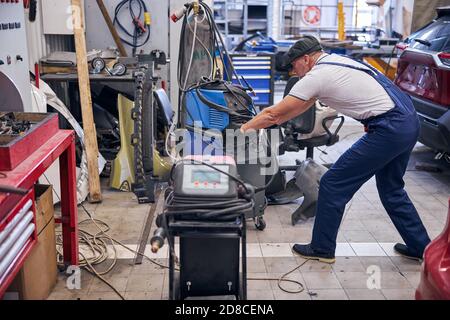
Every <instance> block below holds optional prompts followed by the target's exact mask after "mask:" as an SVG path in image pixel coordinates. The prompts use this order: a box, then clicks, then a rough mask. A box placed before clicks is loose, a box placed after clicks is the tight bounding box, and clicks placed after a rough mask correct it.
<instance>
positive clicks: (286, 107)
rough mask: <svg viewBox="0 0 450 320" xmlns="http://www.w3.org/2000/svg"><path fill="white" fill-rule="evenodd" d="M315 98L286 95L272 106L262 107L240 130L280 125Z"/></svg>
mask: <svg viewBox="0 0 450 320" xmlns="http://www.w3.org/2000/svg"><path fill="white" fill-rule="evenodd" d="M315 101H316V99H310V100H309V101H305V100H301V99H298V98H295V97H292V96H286V97H285V98H284V99H283V100H281V101H280V102H279V103H277V104H276V105H274V106H271V107H268V108H265V109H263V111H261V112H260V113H259V114H258V115H257V116H256V117H254V118H253V119H252V120H250V121H249V122H247V123H245V124H243V125H242V126H241V129H240V130H241V132H245V131H247V130H249V129H254V130H258V129H265V128H268V127H270V126H273V125H280V124H282V123H285V122H286V121H288V120H290V119H293V118H295V117H296V116H298V115H300V114H302V113H303V112H305V111H306V110H308V109H309V108H310V107H311V106H312V105H313V104H314V103H315Z"/></svg>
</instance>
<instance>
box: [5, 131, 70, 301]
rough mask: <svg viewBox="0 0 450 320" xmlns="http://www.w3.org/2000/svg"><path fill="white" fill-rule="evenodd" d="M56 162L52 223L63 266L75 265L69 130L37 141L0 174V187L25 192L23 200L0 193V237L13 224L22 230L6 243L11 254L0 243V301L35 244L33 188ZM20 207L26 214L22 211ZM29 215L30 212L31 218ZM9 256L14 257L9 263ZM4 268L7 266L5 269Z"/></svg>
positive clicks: (16, 196)
mask: <svg viewBox="0 0 450 320" xmlns="http://www.w3.org/2000/svg"><path fill="white" fill-rule="evenodd" d="M58 158H59V164H60V180H61V218H59V219H56V222H57V223H61V224H62V238H63V255H64V263H65V265H66V266H69V265H78V227H77V224H78V218H77V198H76V171H75V170H76V163H75V135H74V132H73V131H72V130H57V131H56V133H55V134H53V136H52V137H50V138H49V139H47V140H45V141H41V143H40V145H39V147H38V148H37V149H36V150H34V152H33V153H31V154H30V155H29V156H28V157H27V158H26V159H25V160H23V161H22V162H21V163H20V164H18V165H17V166H16V167H15V168H14V169H13V170H11V171H0V184H2V185H8V186H11V187H16V188H23V189H27V190H29V192H28V193H27V195H25V196H24V195H16V194H4V193H0V237H2V232H4V233H3V238H5V234H6V233H7V232H8V228H10V229H11V226H12V224H14V223H16V224H21V226H22V227H24V229H23V230H22V229H20V232H18V233H19V234H20V237H19V239H18V240H16V241H14V246H13V245H11V241H10V243H9V245H10V246H12V248H13V249H14V250H12V249H11V250H12V251H8V252H7V253H6V254H5V250H3V251H2V250H1V248H2V244H4V242H0V254H2V253H3V256H0V271H2V270H4V271H3V273H0V298H1V297H2V295H3V294H4V292H5V291H6V289H7V288H8V286H9V285H10V283H11V282H12V280H13V279H14V277H15V276H16V274H17V272H18V271H19V270H20V268H21V267H22V265H23V263H24V261H25V259H26V257H27V256H28V254H29V253H30V251H31V249H32V248H33V246H34V244H35V243H36V239H37V237H36V228H35V226H36V217H35V208H34V191H33V187H34V184H35V183H36V182H37V181H38V179H39V177H41V176H42V174H43V173H44V172H45V171H46V170H47V169H48V168H49V167H50V165H51V164H52V163H53V162H54V161H56V159H58ZM1 161H2V159H0V162H1ZM29 200H31V205H30V202H29ZM24 207H25V209H26V210H22V208H24ZM24 211H26V212H25V213H24ZM29 212H32V218H31V216H30V214H29ZM15 217H16V218H15ZM14 218H15V219H14ZM19 240H20V241H19ZM10 252H13V253H14V257H13V258H12V259H11V255H12V254H10ZM8 254H9V256H8ZM5 261H6V262H5ZM2 262H3V265H2ZM5 264H7V266H6V269H5ZM5 270H6V271H5Z"/></svg>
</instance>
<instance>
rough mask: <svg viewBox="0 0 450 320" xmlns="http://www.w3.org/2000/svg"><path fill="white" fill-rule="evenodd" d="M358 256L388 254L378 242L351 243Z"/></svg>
mask: <svg viewBox="0 0 450 320" xmlns="http://www.w3.org/2000/svg"><path fill="white" fill-rule="evenodd" d="M350 245H351V246H352V248H353V250H354V251H355V253H356V255H357V256H358V257H380V256H386V253H385V252H384V250H383V249H382V248H381V247H380V246H379V245H378V243H364V242H361V243H350Z"/></svg>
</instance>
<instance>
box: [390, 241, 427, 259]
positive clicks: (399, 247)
mask: <svg viewBox="0 0 450 320" xmlns="http://www.w3.org/2000/svg"><path fill="white" fill-rule="evenodd" d="M394 250H395V252H397V253H398V254H400V255H401V256H403V257H405V258H408V259H413V260H417V261H421V260H422V258H423V257H422V256H421V255H420V256H419V255H417V254H414V253H412V252H411V251H410V250H409V249H408V247H407V246H406V245H404V244H401V243H397V244H395V246H394Z"/></svg>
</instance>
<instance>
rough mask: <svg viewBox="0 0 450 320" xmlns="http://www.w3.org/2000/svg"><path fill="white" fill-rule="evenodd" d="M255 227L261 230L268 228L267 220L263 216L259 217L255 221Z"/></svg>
mask: <svg viewBox="0 0 450 320" xmlns="http://www.w3.org/2000/svg"><path fill="white" fill-rule="evenodd" d="M255 227H256V229H258V230H259V231H263V230H264V229H265V228H266V222H265V221H264V218H263V217H257V218H256V221H255Z"/></svg>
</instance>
